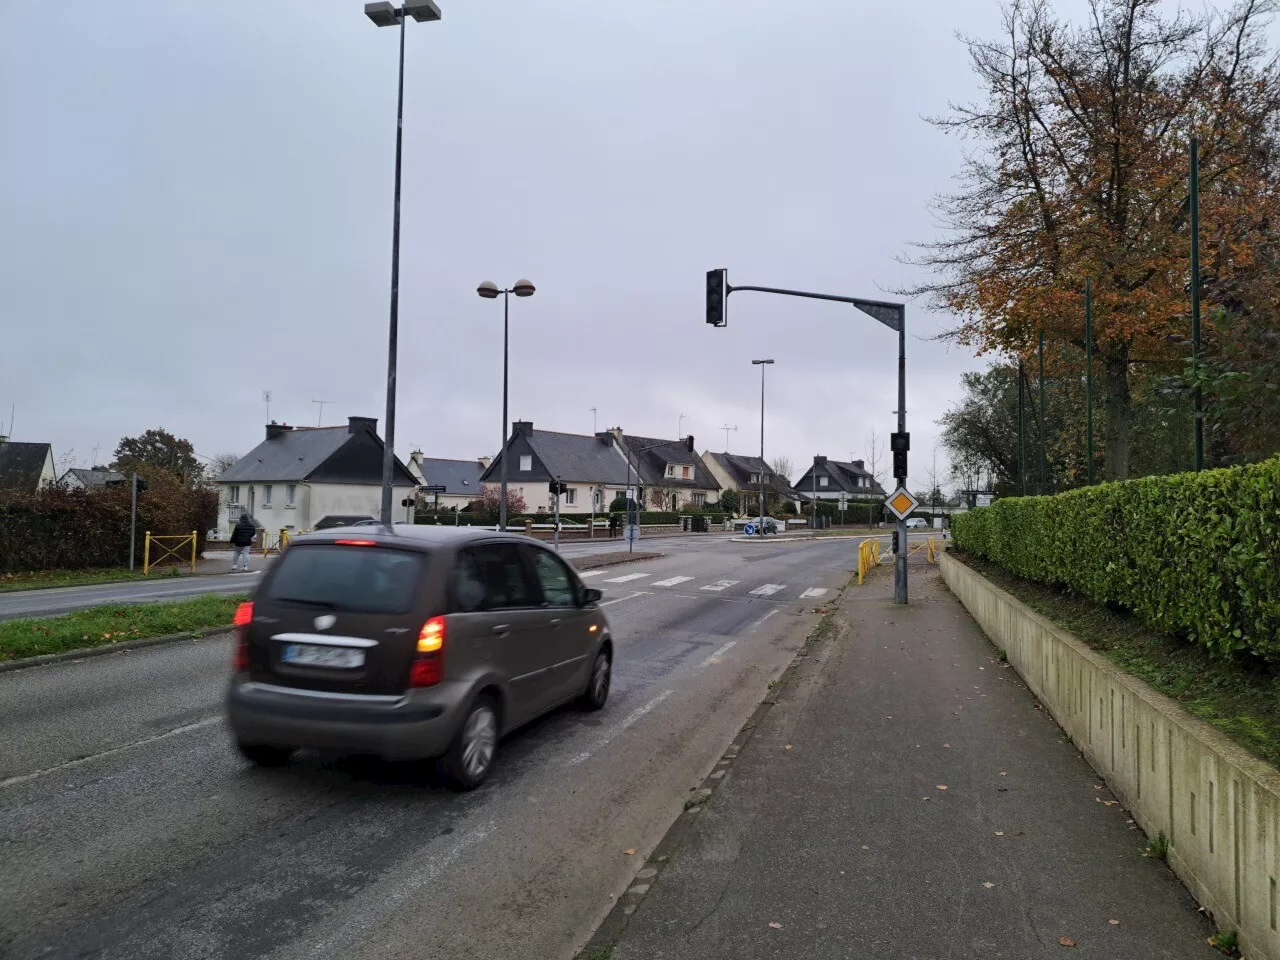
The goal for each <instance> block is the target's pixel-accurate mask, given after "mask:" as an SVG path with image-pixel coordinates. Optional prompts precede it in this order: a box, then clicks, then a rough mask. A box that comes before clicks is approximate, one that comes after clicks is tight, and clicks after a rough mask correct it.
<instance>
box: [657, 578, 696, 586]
mask: <svg viewBox="0 0 1280 960" xmlns="http://www.w3.org/2000/svg"><path fill="white" fill-rule="evenodd" d="M692 579H693V577H671V578H670V579H668V580H655V581H653V583H652V584H651V586H654V587H674V586H675V585H676V584H678V583H684V582H685V581H686V580H692Z"/></svg>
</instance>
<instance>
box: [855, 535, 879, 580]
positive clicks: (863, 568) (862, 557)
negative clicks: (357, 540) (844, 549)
mask: <svg viewBox="0 0 1280 960" xmlns="http://www.w3.org/2000/svg"><path fill="white" fill-rule="evenodd" d="M879 565H880V541H879V540H878V539H875V538H873V537H868V538H867V539H866V540H863V541H862V542H861V543H860V544H858V583H862V581H863V580H864V579H866V576H867V574H868V573H870V572H871V568H872V567H878V566H879Z"/></svg>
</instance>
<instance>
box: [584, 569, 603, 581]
mask: <svg viewBox="0 0 1280 960" xmlns="http://www.w3.org/2000/svg"><path fill="white" fill-rule="evenodd" d="M608 572H609V571H608V570H603V569H601V570H584V571H582V573H580V574H578V576H579V577H581V578H582V579H583V580H585V579H586V578H587V577H598V576H600V574H602V573H608Z"/></svg>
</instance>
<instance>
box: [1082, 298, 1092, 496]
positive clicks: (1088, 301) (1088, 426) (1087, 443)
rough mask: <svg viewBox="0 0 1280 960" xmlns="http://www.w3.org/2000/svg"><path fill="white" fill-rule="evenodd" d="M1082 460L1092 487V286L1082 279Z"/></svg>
mask: <svg viewBox="0 0 1280 960" xmlns="http://www.w3.org/2000/svg"><path fill="white" fill-rule="evenodd" d="M1084 406H1085V440H1084V458H1085V461H1086V464H1085V465H1086V466H1087V467H1088V470H1089V486H1093V285H1092V283H1090V279H1089V277H1085V278H1084Z"/></svg>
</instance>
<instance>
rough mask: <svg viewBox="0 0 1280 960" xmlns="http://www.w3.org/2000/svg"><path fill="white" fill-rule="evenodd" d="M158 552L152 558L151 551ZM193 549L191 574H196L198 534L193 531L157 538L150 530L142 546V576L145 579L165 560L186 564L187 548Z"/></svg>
mask: <svg viewBox="0 0 1280 960" xmlns="http://www.w3.org/2000/svg"><path fill="white" fill-rule="evenodd" d="M153 545H154V549H155V551H156V556H154V557H152V555H151V551H152V549H153ZM188 545H190V547H191V572H192V573H195V572H196V532H195V531H194V530H192V531H191V532H190V533H184V534H182V535H181V536H164V537H160V536H155V535H154V534H152V532H151V531H150V530H148V531H147V536H146V539H145V540H144V541H143V544H142V575H143V576H144V577H145V576H147V575H148V574H149V573H150V572H151V568H152V567H154V566H155V565H156V564H158V563H163V562H164V561H165V560H169V559H174V560H178V561H180V562H185V556H184V555H185V554H186V548H187V546H188Z"/></svg>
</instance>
